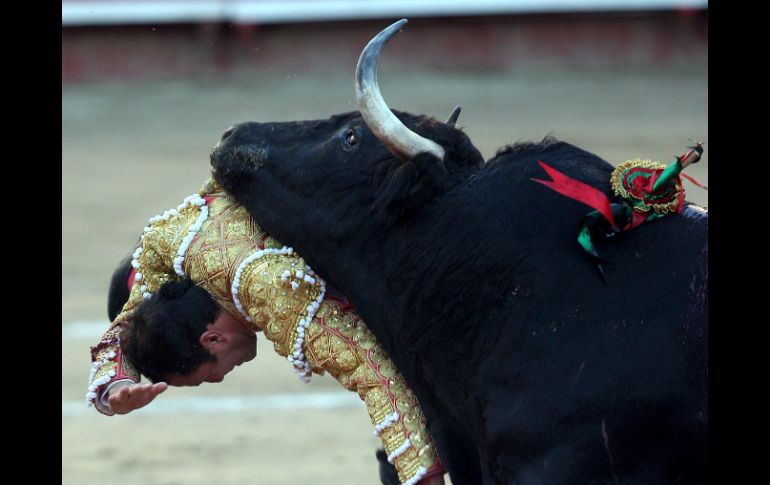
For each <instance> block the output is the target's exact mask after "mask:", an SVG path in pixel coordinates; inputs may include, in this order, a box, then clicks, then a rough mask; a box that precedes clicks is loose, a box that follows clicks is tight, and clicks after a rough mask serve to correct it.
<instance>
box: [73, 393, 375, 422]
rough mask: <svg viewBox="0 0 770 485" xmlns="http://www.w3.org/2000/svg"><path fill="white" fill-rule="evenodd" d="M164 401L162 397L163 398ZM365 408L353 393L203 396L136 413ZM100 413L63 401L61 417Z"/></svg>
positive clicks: (162, 403)
mask: <svg viewBox="0 0 770 485" xmlns="http://www.w3.org/2000/svg"><path fill="white" fill-rule="evenodd" d="M161 397H162V396H161ZM358 406H363V403H362V402H361V400H360V399H359V398H358V395H357V394H356V393H354V392H344V391H339V392H313V393H295V394H268V395H265V396H201V397H177V398H168V399H165V400H163V399H160V398H158V400H157V401H155V402H153V403H152V404H150V405H149V406H147V407H144V408H142V409H139V410H137V411H135V413H136V414H145V415H148V416H153V415H166V414H210V413H214V412H217V413H222V412H225V413H237V412H245V411H263V410H282V411H291V410H306V409H341V408H351V407H358ZM96 414H98V411H96V410H95V409H91V408H89V407H88V405H86V402H85V399H83V400H82V401H80V400H78V401H62V403H61V415H62V416H67V417H81V416H88V415H94V416H95V415H96Z"/></svg>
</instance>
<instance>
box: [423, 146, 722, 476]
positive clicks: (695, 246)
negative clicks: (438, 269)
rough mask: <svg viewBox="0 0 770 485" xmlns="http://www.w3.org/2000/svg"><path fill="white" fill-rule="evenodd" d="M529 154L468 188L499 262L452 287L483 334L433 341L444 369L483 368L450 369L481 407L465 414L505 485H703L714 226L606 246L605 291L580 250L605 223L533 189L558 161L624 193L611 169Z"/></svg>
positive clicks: (624, 237) (469, 211)
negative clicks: (461, 362)
mask: <svg viewBox="0 0 770 485" xmlns="http://www.w3.org/2000/svg"><path fill="white" fill-rule="evenodd" d="M516 155H517V157H518V158H517V159H515V160H504V159H498V160H496V161H495V163H496V164H498V165H497V166H496V167H491V168H492V169H491V170H490V172H489V175H486V174H483V175H482V176H480V177H477V178H476V179H475V180H473V181H471V182H470V183H469V184H468V187H467V190H468V191H469V193H472V194H473V195H472V196H469V197H468V200H473V201H474V203H473V204H465V205H464V209H463V210H461V211H456V212H455V213H457V212H459V213H460V214H465V217H464V218H461V219H459V220H458V219H457V218H456V217H455V220H453V221H452V224H454V226H453V227H459V226H462V227H466V230H467V231H468V232H469V233H473V234H475V235H476V241H475V244H476V246H477V247H479V248H495V251H494V254H493V255H492V254H491V253H492V252H491V251H484V254H485V255H486V257H487V258H488V259H491V261H487V262H485V263H483V265H482V266H483V267H484V270H485V271H484V278H483V279H484V280H485V281H484V282H483V283H482V282H479V281H478V278H476V279H475V280H474V279H472V278H473V276H471V279H468V278H469V277H468V275H469V274H471V272H470V271H455V272H454V273H453V274H452V275H448V276H453V277H454V278H456V279H455V280H454V281H453V280H452V279H451V278H449V277H447V278H443V279H442V281H443V284H444V286H446V287H450V286H451V287H466V288H468V289H466V290H465V291H464V293H463V295H464V296H465V297H466V298H467V300H466V301H465V302H464V306H465V308H466V309H470V310H469V311H468V315H467V318H465V319H463V320H464V321H463V323H462V325H463V326H464V327H466V328H468V327H470V328H473V329H474V331H473V332H472V333H468V332H466V336H467V342H465V343H462V344H457V343H453V342H451V341H446V340H445V341H444V343H442V341H441V338H439V336H438V335H439V334H438V332H439V330H437V331H436V332H437V334H436V335H437V336H436V338H435V339H434V341H435V342H437V345H438V346H439V347H441V346H442V345H443V346H444V348H443V349H441V352H443V353H444V355H446V354H447V353H450V352H451V351H453V350H457V348H458V345H462V346H464V349H463V350H462V351H463V352H472V353H473V354H474V355H476V357H475V358H474V361H473V363H472V366H473V369H472V370H471V371H467V372H469V373H468V375H466V376H465V377H466V378H470V377H471V373H472V379H471V382H466V383H464V384H458V383H457V381H456V377H457V373H450V374H446V372H445V371H447V369H446V368H443V369H441V371H442V372H444V374H443V376H442V377H439V379H442V380H444V381H446V382H442V386H446V387H449V388H454V389H457V390H458V395H457V396H455V397H456V398H459V395H460V394H462V393H465V394H466V395H470V396H472V397H471V398H468V399H465V400H460V399H457V402H458V403H459V402H462V403H463V407H462V409H458V413H461V414H464V415H465V418H467V420H468V422H469V423H473V424H472V425H471V427H472V428H473V432H474V433H475V434H476V436H478V437H479V439H480V440H482V441H483V442H484V443H485V447H486V448H485V453H486V454H487V455H488V456H487V459H488V460H489V461H490V462H494V463H498V465H499V467H498V479H499V480H500V481H503V482H505V481H513V480H520V481H523V482H524V483H526V482H527V481H528V480H532V481H533V483H540V482H542V483H589V482H590V481H591V480H594V479H599V480H602V479H612V477H613V474H614V475H616V476H619V477H621V479H632V480H633V479H643V478H644V477H645V476H646V477H648V478H649V479H650V480H651V481H652V482H663V481H671V480H674V479H675V478H676V476H677V474H679V475H681V476H686V477H689V478H693V479H694V477H696V475H697V473H696V472H697V470H696V469H697V467H698V466H701V467H703V466H704V464H703V463H702V460H703V459H705V458H704V456H705V430H706V428H707V408H706V397H707V387H706V372H707V352H706V349H707V331H708V328H707V318H708V315H707V299H708V279H707V272H708V266H707V256H708V245H707V223H708V219H707V216H703V215H698V216H693V214H691V213H689V212H688V213H687V214H679V215H671V216H667V217H665V218H663V219H659V220H656V221H653V222H650V223H646V224H643V225H642V226H641V227H639V228H636V229H634V230H632V231H629V232H627V233H623V234H620V235H617V236H615V237H613V238H611V239H608V240H606V241H603V242H601V243H599V244H598V249H599V252H600V254H601V256H602V258H603V259H604V260H605V261H604V263H603V267H604V272H605V275H606V283H605V282H604V281H603V280H602V278H601V276H600V273H599V270H598V268H597V266H596V264H595V262H594V261H593V260H592V259H591V258H590V257H589V256H588V255H587V254H585V253H584V252H583V250H582V249H581V248H580V246H579V245H578V243H577V240H576V238H577V234H578V230H579V223H580V220H581V218H582V217H583V216H584V215H585V214H586V213H587V212H589V211H591V210H592V209H590V208H588V207H586V206H584V205H582V204H580V203H578V202H575V201H573V200H571V199H568V198H567V197H564V196H562V195H560V194H557V193H555V192H553V191H551V190H549V189H547V188H546V187H544V186H542V185H539V184H537V183H535V182H533V181H532V180H531V178H533V177H534V178H541V179H548V177H547V176H545V175H544V173H543V172H542V168H541V167H540V166H539V164H537V162H538V161H539V160H543V161H545V162H546V163H548V164H549V165H551V166H553V167H554V168H556V169H557V170H560V171H562V172H564V173H567V174H568V175H570V176H573V177H574V178H578V179H581V180H582V181H583V182H585V183H588V184H590V185H593V186H595V187H597V188H600V189H602V190H605V192H606V193H608V194H609V173H610V171H611V167H610V166H609V165H608V164H606V163H605V162H603V161H601V160H599V159H598V157H595V156H593V155H591V154H588V153H586V152H582V151H581V150H579V149H575V148H574V147H571V146H568V147H564V146H562V147H558V146H554V147H551V148H550V149H545V150H540V151H534V152H533V153H530V154H526V153H524V154H523V156H522V153H518V154H516ZM580 157H583V159H582V161H581V159H580ZM581 164H583V168H582V169H581ZM506 165H507V166H506ZM458 202H461V199H458ZM448 222H449V221H447V223H448ZM447 227H449V226H447ZM481 256H483V255H480V257H481ZM469 257H473V256H472V254H469ZM474 264H476V266H477V267H481V266H479V263H474ZM471 287H472V288H471ZM476 288H480V289H476ZM436 296H437V297H438V295H436ZM445 322H446V319H441V324H442V325H441V326H439V325H437V328H440V332H441V334H443V335H446V334H447V329H446V327H445V326H443V325H444V323H445ZM469 322H470V323H469ZM448 333H449V335H451V334H452V333H451V330H450V331H449V332H448ZM469 349H473V350H469ZM437 365H438V364H437ZM442 386H439V385H437V386H436V387H437V388H438V387H442ZM594 472H595V473H596V475H595V476H592V475H591V473H594ZM490 473H491V472H490ZM645 474H646V475H645ZM696 481H697V480H696Z"/></svg>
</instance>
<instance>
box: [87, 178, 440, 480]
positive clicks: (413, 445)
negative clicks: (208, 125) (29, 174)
mask: <svg viewBox="0 0 770 485" xmlns="http://www.w3.org/2000/svg"><path fill="white" fill-rule="evenodd" d="M132 264H133V266H134V268H135V269H136V274H135V277H134V282H133V284H132V287H131V292H130V296H129V300H128V302H127V303H126V304H125V306H124V307H123V311H122V312H121V313H120V314H119V315H118V317H116V319H115V321H114V322H113V323H112V325H111V327H110V328H109V330H107V332H106V333H105V334H104V336H103V338H102V340H101V342H100V343H99V344H98V345H96V346H95V347H92V349H91V355H92V362H93V364H92V368H91V376H90V379H89V390H88V394H87V400H88V401H89V404H91V403H93V404H94V405H96V407H97V409H98V410H99V411H100V412H102V413H104V414H112V413H111V412H110V411H109V407H108V406H107V405H106V403H105V402H103V400H102V395H103V394H104V392H105V391H106V390H107V389H108V388H109V386H110V385H112V384H114V383H115V382H117V381H121V380H126V379H127V380H131V381H133V382H139V379H140V376H139V375H138V373H137V372H136V371H135V370H134V369H133V368H132V366H131V364H130V363H129V362H127V361H126V359H125V358H124V357H123V355H122V354H121V352H120V347H119V342H118V335H119V333H120V329H121V328H122V327H123V326H124V325H129V324H130V314H131V311H132V310H133V308H135V307H136V305H137V304H139V303H140V302H141V301H142V299H143V298H150V297H152V294H153V293H154V292H155V291H157V289H158V288H159V287H160V286H161V285H162V284H163V283H164V282H165V281H168V280H169V279H172V278H178V277H180V276H181V275H188V276H189V277H190V278H192V280H193V281H194V282H195V283H196V284H197V285H199V286H201V287H203V288H205V289H206V290H208V291H209V292H210V293H211V295H212V296H213V297H214V298H215V300H216V301H217V303H219V304H220V305H221V306H222V307H224V308H225V309H226V310H227V311H228V312H230V313H231V314H232V315H233V316H235V317H236V318H238V319H239V320H240V321H241V322H242V323H243V324H244V325H246V326H247V327H248V328H251V329H252V330H254V331H255V332H256V331H262V332H264V334H265V336H266V337H267V338H268V339H269V340H270V341H271V342H273V345H274V347H275V351H276V352H278V353H279V354H280V355H282V356H285V357H287V360H288V361H289V362H290V363H291V364H292V365H293V366H294V368H295V371H296V372H297V373H298V374H299V375H300V378H302V379H303V380H305V381H308V380H309V378H310V375H311V373H319V374H320V373H323V372H324V371H325V372H329V373H330V374H331V375H332V376H334V378H336V379H337V380H338V381H339V382H340V383H341V384H342V385H343V386H344V387H345V388H347V389H349V390H351V391H355V392H357V393H358V395H359V396H360V397H361V399H362V400H363V401H364V402H365V403H366V406H367V409H368V412H369V416H370V418H371V421H372V424H373V425H374V429H375V435H378V436H379V437H380V439H381V440H382V442H383V445H384V447H385V451H386V453H388V460H389V461H390V462H391V463H393V464H394V465H395V466H396V469H397V471H398V475H399V479H400V480H401V482H402V483H408V484H414V483H416V482H417V481H418V480H419V479H420V478H422V477H423V476H425V475H426V474H433V473H435V472H438V471H442V468H441V464H440V461H439V459H438V455H437V454H436V451H435V448H434V446H433V443H432V440H431V437H430V435H429V433H428V431H427V428H426V422H425V417H424V415H423V413H422V410H421V409H420V407H419V404H418V403H417V400H416V398H415V396H414V394H413V393H412V392H411V391H410V390H409V388H408V387H407V386H406V383H405V382H404V379H403V377H402V376H401V375H400V374H399V372H398V370H397V369H396V368H395V366H394V365H393V363H392V362H391V360H390V359H389V358H388V356H387V355H386V354H385V352H384V350H383V349H382V348H381V347H380V345H379V344H378V342H377V340H376V339H375V337H374V336H373V335H372V334H371V333H370V332H369V330H368V329H367V328H366V325H365V324H364V322H363V321H362V320H361V319H360V318H359V316H358V315H357V314H356V313H354V312H353V311H351V309H350V308H348V307H345V306H343V304H342V303H340V302H338V301H335V300H333V299H330V298H324V283H323V281H321V279H320V278H319V277H317V276H315V275H314V273H313V272H312V270H311V269H310V268H309V267H308V266H307V265H306V264H305V262H304V261H303V260H302V258H300V257H299V256H298V255H297V254H296V253H294V252H293V250H291V248H286V247H284V246H283V245H281V244H280V243H279V242H278V241H276V240H275V239H273V238H272V237H271V236H269V235H268V234H267V233H265V232H264V231H263V230H262V229H261V228H260V227H259V226H257V225H256V224H255V223H254V222H253V221H252V219H251V217H250V216H249V214H248V212H247V211H246V209H245V208H243V207H241V206H239V205H237V204H236V203H235V202H234V201H233V200H232V199H231V198H230V197H229V196H228V195H227V194H226V193H225V192H224V191H223V190H222V189H220V188H219V187H218V186H217V185H216V184H215V183H214V182H213V181H211V180H209V181H208V182H207V183H206V184H204V185H203V187H202V188H201V191H200V194H199V195H198V196H191V197H188V198H187V199H186V200H185V203H183V204H182V205H180V206H179V207H178V208H177V209H172V210H169V211H166V212H165V213H164V214H162V215H160V216H156V217H154V218H153V219H151V220H150V225H149V226H147V227H146V228H145V232H144V234H143V236H142V243H141V247H140V248H139V249H138V250H137V251H136V252H135V253H134V260H133V263H132Z"/></svg>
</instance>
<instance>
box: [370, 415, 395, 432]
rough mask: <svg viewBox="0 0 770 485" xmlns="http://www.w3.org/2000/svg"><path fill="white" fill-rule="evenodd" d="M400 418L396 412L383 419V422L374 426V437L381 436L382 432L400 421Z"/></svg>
mask: <svg viewBox="0 0 770 485" xmlns="http://www.w3.org/2000/svg"><path fill="white" fill-rule="evenodd" d="M398 418H399V415H398V413H397V412H395V411H394V412H392V413H390V414H388V415H387V416H385V419H383V420H382V421H380V422H379V423H377V424H376V425H375V426H374V436H380V434H382V432H383V431H385V429H386V428H388V427H389V426H391V425H392V424H393V423H395V422H396V421H398Z"/></svg>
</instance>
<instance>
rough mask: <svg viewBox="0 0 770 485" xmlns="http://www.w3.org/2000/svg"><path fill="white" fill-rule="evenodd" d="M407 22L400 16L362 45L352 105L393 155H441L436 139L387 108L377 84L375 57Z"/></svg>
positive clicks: (402, 156) (376, 59) (441, 157)
mask: <svg viewBox="0 0 770 485" xmlns="http://www.w3.org/2000/svg"><path fill="white" fill-rule="evenodd" d="M406 22H407V20H406V19H401V20H399V21H398V22H396V23H394V24H393V25H391V26H390V27H388V28H386V29H385V30H383V31H382V32H380V33H379V34H377V35H376V36H375V37H374V38H373V39H372V40H370V41H369V43H368V44H367V45H366V47H364V50H363V52H361V57H359V58H358V66H357V67H356V105H357V106H358V110H359V111H360V112H361V116H362V117H363V118H364V121H365V122H366V125H367V126H368V127H369V129H370V130H372V132H373V133H374V135H375V136H376V137H377V138H378V139H379V140H380V141H381V142H382V143H383V144H384V145H385V146H386V147H387V148H388V150H390V151H391V152H392V153H393V154H394V155H396V156H397V157H399V158H401V159H402V160H410V159H412V158H414V157H415V156H416V155H417V154H419V153H425V152H428V153H431V154H432V155H434V156H435V157H437V158H438V159H440V160H443V159H444V149H443V148H441V145H439V144H438V143H436V142H434V141H432V140H429V139H427V138H423V137H422V136H420V135H418V134H417V133H415V132H413V131H412V130H410V129H409V128H407V127H406V125H404V124H403V123H402V122H401V120H399V119H398V118H397V117H396V115H394V114H393V112H392V111H390V108H388V105H387V104H385V100H384V99H382V94H380V87H379V85H378V84H377V61H378V60H379V58H380V52H382V48H383V47H384V46H385V43H387V42H388V40H390V38H391V37H393V35H394V34H395V33H396V32H398V30H399V29H400V28H401V27H402V26H403V25H404V24H405V23H406Z"/></svg>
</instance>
